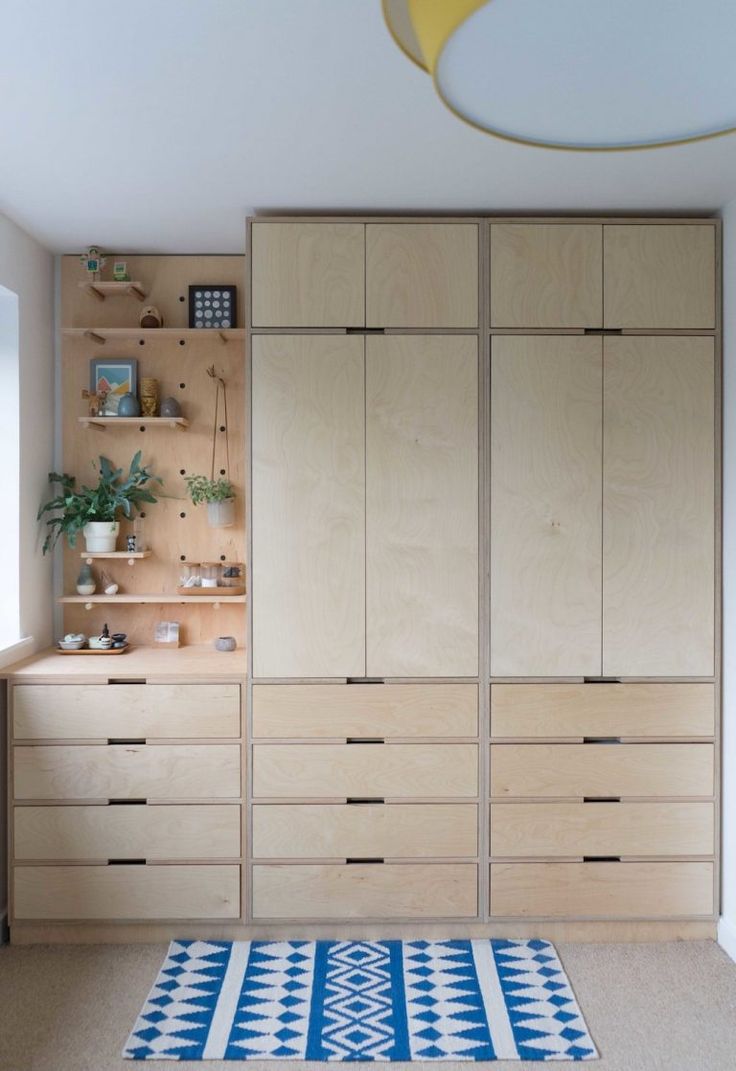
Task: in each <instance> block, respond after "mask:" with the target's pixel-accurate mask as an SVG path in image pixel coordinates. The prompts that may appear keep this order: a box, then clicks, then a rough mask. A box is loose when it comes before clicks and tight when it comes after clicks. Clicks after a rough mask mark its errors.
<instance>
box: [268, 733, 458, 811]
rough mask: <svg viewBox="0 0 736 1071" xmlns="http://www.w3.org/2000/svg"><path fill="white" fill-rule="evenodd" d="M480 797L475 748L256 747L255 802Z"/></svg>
mask: <svg viewBox="0 0 736 1071" xmlns="http://www.w3.org/2000/svg"><path fill="white" fill-rule="evenodd" d="M477 794H478V748H477V745H476V744H255V745H254V746H253V795H254V797H255V798H261V799H264V798H269V797H270V798H274V799H278V798H284V799H290V798H301V797H305V798H315V799H332V798H335V797H338V798H350V797H379V798H384V797H393V798H397V799H401V798H404V799H405V798H407V797H408V798H411V797H429V798H435V797H436V798H443V797H463V796H477Z"/></svg>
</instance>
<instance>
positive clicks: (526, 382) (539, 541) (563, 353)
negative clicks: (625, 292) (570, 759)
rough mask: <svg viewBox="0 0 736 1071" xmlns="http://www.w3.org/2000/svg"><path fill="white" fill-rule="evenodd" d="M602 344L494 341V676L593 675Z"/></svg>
mask: <svg viewBox="0 0 736 1071" xmlns="http://www.w3.org/2000/svg"><path fill="white" fill-rule="evenodd" d="M601 374H602V373H601V340H600V339H599V338H580V337H569V338H564V337H547V336H533V337H532V336H527V337H524V336H516V337H494V338H493V340H492V352H491V673H492V674H493V675H494V676H551V677H554V676H594V675H599V674H600V672H601V668H600V667H601V419H602V414H601Z"/></svg>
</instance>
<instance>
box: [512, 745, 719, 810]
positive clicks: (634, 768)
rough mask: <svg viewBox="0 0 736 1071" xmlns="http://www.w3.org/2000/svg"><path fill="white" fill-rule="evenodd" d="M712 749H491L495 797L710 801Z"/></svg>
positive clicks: (542, 747) (613, 747)
mask: <svg viewBox="0 0 736 1071" xmlns="http://www.w3.org/2000/svg"><path fill="white" fill-rule="evenodd" d="M713 778H714V753H713V745H712V744H492V745H491V797H492V798H496V799H498V798H503V797H517V798H521V797H525V796H527V797H530V796H537V797H543V796H574V797H582V796H712V795H713V784H714V781H713Z"/></svg>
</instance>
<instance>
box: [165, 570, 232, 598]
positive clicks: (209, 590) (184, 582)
mask: <svg viewBox="0 0 736 1071" xmlns="http://www.w3.org/2000/svg"><path fill="white" fill-rule="evenodd" d="M244 571H245V567H244V566H243V564H242V563H241V562H202V563H201V564H200V563H199V562H182V563H181V567H180V571H179V586H178V587H177V589H176V593H177V595H203V596H209V597H210V599H212V597H213V596H217V597H218V598H219V597H220V596H222V598H223V601H224V602H227V600H228V599H231V598H232V597H233V596H235V595H245V580H244V578H243V574H244Z"/></svg>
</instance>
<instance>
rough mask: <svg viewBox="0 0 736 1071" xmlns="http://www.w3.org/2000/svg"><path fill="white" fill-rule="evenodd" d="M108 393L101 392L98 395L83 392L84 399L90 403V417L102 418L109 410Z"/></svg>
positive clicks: (86, 391)
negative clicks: (106, 410) (107, 409)
mask: <svg viewBox="0 0 736 1071" xmlns="http://www.w3.org/2000/svg"><path fill="white" fill-rule="evenodd" d="M107 393H108V392H107V391H106V390H100V391H97V392H96V393H93V392H92V391H88V390H83V391H82V397H83V398H86V399H87V401H88V402H89V415H90V416H91V417H96V416H102V415H103V413H104V412H105V409H106V408H107Z"/></svg>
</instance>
